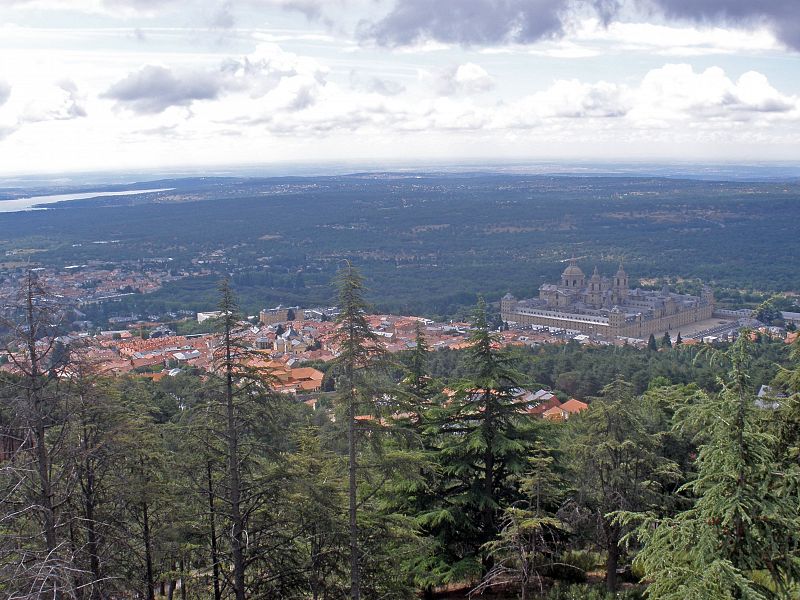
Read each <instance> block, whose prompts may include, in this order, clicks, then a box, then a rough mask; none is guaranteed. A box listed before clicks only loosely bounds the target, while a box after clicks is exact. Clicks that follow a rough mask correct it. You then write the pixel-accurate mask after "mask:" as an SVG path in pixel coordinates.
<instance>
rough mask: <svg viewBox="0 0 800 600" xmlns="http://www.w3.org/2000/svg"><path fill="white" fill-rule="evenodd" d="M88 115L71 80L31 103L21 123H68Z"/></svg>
mask: <svg viewBox="0 0 800 600" xmlns="http://www.w3.org/2000/svg"><path fill="white" fill-rule="evenodd" d="M86 115H87V113H86V109H85V108H84V106H83V98H82V96H81V94H80V93H79V92H78V87H77V86H76V85H75V83H74V82H73V81H71V80H69V79H65V80H62V81H60V82H58V83H57V84H56V85H55V86H51V87H50V88H49V89H46V90H44V93H42V94H41V95H40V96H37V97H36V98H35V99H34V100H32V101H30V102H29V103H28V104H27V105H26V106H25V107H24V109H23V111H22V114H21V115H20V117H19V121H20V122H21V123H40V122H42V121H68V120H70V119H78V118H81V117H85V116H86Z"/></svg>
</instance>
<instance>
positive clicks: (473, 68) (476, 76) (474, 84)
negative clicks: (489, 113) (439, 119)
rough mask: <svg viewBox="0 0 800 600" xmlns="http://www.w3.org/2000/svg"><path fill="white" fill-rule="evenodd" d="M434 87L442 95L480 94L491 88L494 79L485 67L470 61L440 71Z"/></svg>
mask: <svg viewBox="0 0 800 600" xmlns="http://www.w3.org/2000/svg"><path fill="white" fill-rule="evenodd" d="M434 87H435V89H436V92H437V93H438V94H439V95H440V96H453V95H457V94H465V95H470V94H479V93H481V92H488V91H489V90H491V89H492V88H493V87H494V80H493V79H492V78H491V76H490V75H489V73H487V72H486V70H485V69H484V68H483V67H481V66H480V65H476V64H475V63H471V62H470V63H465V64H463V65H458V66H454V67H450V68H448V69H445V70H443V71H441V72H439V73H438V74H437V76H436V78H435V81H434Z"/></svg>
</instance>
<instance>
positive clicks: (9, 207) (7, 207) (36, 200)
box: [0, 188, 175, 213]
mask: <svg viewBox="0 0 800 600" xmlns="http://www.w3.org/2000/svg"><path fill="white" fill-rule="evenodd" d="M174 189H175V188H158V189H152V190H127V191H124V192H84V193H81V194H53V195H52V196H30V197H28V198H15V199H14V200H0V213H3V212H19V211H21V210H45V207H44V206H42V205H44V204H53V203H55V202H66V201H68V200H88V199H89V198H104V197H106V196H132V195H134V194H152V193H153V192H168V191H170V190H174Z"/></svg>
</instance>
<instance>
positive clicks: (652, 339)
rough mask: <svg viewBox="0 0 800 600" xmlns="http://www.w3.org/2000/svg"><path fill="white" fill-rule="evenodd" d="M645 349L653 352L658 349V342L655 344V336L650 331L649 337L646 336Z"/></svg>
mask: <svg viewBox="0 0 800 600" xmlns="http://www.w3.org/2000/svg"><path fill="white" fill-rule="evenodd" d="M647 349H648V350H651V351H653V352H655V351H656V350H658V344H656V336H655V335H653V334H652V333H651V334H650V337H649V338H647Z"/></svg>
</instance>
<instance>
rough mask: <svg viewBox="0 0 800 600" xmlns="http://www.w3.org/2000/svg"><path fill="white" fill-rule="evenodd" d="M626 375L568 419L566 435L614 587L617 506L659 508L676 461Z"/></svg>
mask: <svg viewBox="0 0 800 600" xmlns="http://www.w3.org/2000/svg"><path fill="white" fill-rule="evenodd" d="M648 408H649V409H651V410H652V408H653V407H652V406H651V407H648V406H647V405H645V404H644V403H641V402H640V401H639V399H638V398H636V396H635V395H634V393H633V389H632V386H631V385H630V384H629V383H627V382H625V381H622V380H617V381H614V382H613V383H611V384H609V385H608V386H606V387H605V388H604V389H603V392H602V395H601V396H600V397H598V398H594V399H592V403H591V410H589V411H588V412H587V413H585V414H582V415H580V416H578V417H575V418H573V419H570V421H569V425H570V432H569V435H568V436H566V437H565V438H564V440H563V443H564V444H565V450H566V449H569V450H570V453H571V458H572V464H571V475H572V477H573V485H575V486H576V489H577V491H578V494H577V495H576V499H575V501H574V502H575V503H576V505H577V507H579V508H582V509H584V510H586V511H589V513H590V514H593V515H595V517H596V519H597V522H598V523H599V531H598V534H599V536H598V537H599V538H600V539H602V540H603V544H602V545H603V549H604V550H605V551H606V552H607V554H608V561H607V564H606V583H607V587H608V590H609V591H612V592H613V591H614V590H615V589H616V579H617V573H616V571H617V568H618V566H619V542H620V540H621V539H622V537H623V535H624V530H623V528H622V527H621V526H620V523H619V522H618V521H616V520H615V519H614V518H613V513H614V512H615V511H630V510H647V509H654V510H655V509H657V508H658V507H662V506H664V505H665V504H666V498H667V497H668V496H669V495H670V492H671V486H670V484H671V483H672V482H674V481H675V480H677V478H678V477H679V473H678V469H677V465H676V464H675V463H674V462H673V461H672V460H670V459H669V458H667V457H666V456H664V454H663V452H662V448H663V447H662V444H661V432H660V431H659V430H658V429H656V428H654V427H652V424H654V423H655V422H657V420H655V419H653V418H652V416H650V415H648V414H647V412H646V411H647V409H648Z"/></svg>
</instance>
